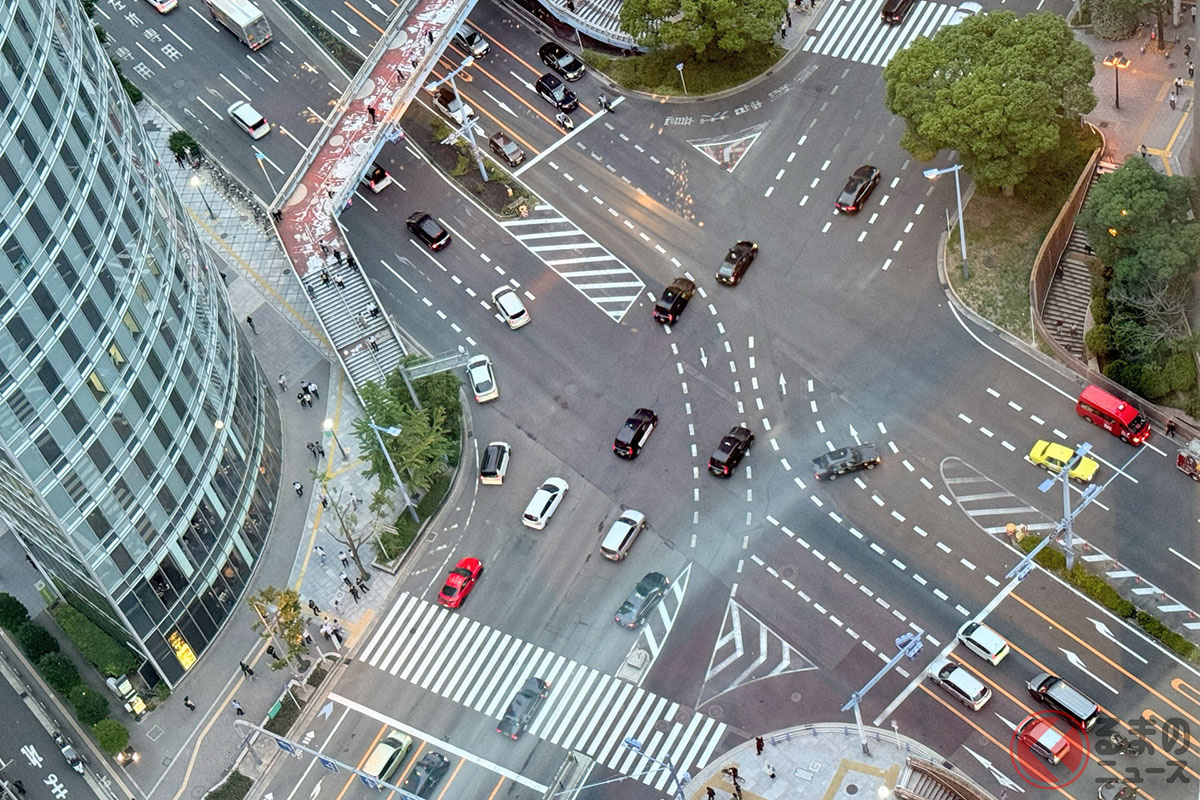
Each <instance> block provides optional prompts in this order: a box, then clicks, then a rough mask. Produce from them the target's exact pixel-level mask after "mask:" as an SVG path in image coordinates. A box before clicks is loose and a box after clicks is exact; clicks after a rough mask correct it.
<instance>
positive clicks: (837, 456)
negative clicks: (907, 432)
mask: <svg viewBox="0 0 1200 800" xmlns="http://www.w3.org/2000/svg"><path fill="white" fill-rule="evenodd" d="M881 461H883V459H882V458H881V457H880V456H879V448H878V447H876V446H875V445H873V444H860V445H858V446H857V447H843V448H842V449H841V450H832V451H830V452H828V453H826V454H825V455H823V456H818V457H817V458H814V459H813V460H812V468H813V477H815V478H816V479H817V480H831V481H835V480H837V476H838V475H845V474H846V473H847V472H857V471H858V470H860V469H875V467H876V466H878V465H879V463H880V462H881Z"/></svg>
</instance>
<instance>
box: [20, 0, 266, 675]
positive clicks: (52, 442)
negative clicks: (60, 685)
mask: <svg viewBox="0 0 1200 800" xmlns="http://www.w3.org/2000/svg"><path fill="white" fill-rule="evenodd" d="M0 10H2V13H0V115H2V118H0V522H2V523H3V524H4V525H5V526H7V527H8V528H9V529H10V531H11V532H12V533H15V534H16V535H17V536H18V537H19V539H20V540H21V542H22V543H23V544H24V546H25V547H26V549H27V550H28V552H29V553H30V554H31V555H32V557H33V559H34V561H35V562H36V564H37V566H38V568H39V569H40V570H41V572H42V574H43V576H44V577H45V578H46V579H47V580H48V581H49V582H50V583H52V584H53V586H54V589H55V591H56V592H57V593H58V594H59V595H60V596H61V597H63V598H65V599H66V600H67V601H68V602H70V603H71V604H72V605H74V606H76V607H77V608H78V609H79V610H80V611H83V612H84V613H85V614H87V616H88V617H90V618H91V619H92V620H93V621H94V622H96V623H97V624H100V625H101V626H102V627H104V628H105V629H106V630H107V631H109V632H110V633H111V634H113V635H114V636H115V637H117V638H119V639H121V640H122V641H124V642H126V643H127V644H129V645H130V647H132V648H133V649H134V650H136V651H137V652H139V653H140V654H141V655H142V656H144V657H145V659H146V664H147V668H148V669H144V670H143V672H145V673H146V674H147V675H149V670H150V669H152V670H153V671H154V672H157V674H158V676H160V677H162V678H164V679H165V680H166V681H167V682H168V683H170V684H172V685H173V684H175V683H177V682H178V680H179V679H180V678H181V677H182V676H183V675H184V674H185V673H186V671H187V669H188V668H190V666H191V665H192V663H194V662H195V660H196V658H197V657H199V656H200V654H202V653H203V652H204V650H205V648H206V647H207V646H208V645H209V644H210V643H211V642H212V640H213V639H214V637H215V636H216V634H217V631H218V630H219V629H220V627H221V626H222V624H223V623H224V622H225V621H226V620H227V619H228V617H229V615H230V612H231V611H232V610H233V609H234V607H235V606H236V604H237V603H238V601H239V599H240V598H241V597H242V595H243V593H244V591H245V589H246V586H247V582H248V580H249V578H250V575H251V573H252V571H253V570H254V568H255V566H256V565H257V563H258V561H259V559H260V557H261V555H262V552H263V547H264V544H265V542H266V537H267V533H268V529H269V528H270V524H271V520H272V517H273V514H274V509H275V504H276V502H277V496H278V489H279V473H280V452H279V444H280V430H279V417H278V408H277V406H276V404H275V401H274V393H273V391H272V387H271V386H270V385H268V383H267V381H266V380H265V379H264V376H263V375H262V372H261V370H260V369H259V367H258V365H257V362H256V361H255V360H254V358H253V356H252V355H251V353H250V348H249V347H248V346H247V343H246V341H245V339H244V338H243V336H242V334H241V333H240V331H239V328H238V326H237V325H236V324H235V323H236V320H235V319H234V318H233V314H232V310H231V308H230V306H229V303H228V297H227V295H226V294H225V288H224V286H223V284H222V282H221V280H220V276H219V273H218V270H217V265H216V264H215V263H212V262H211V259H212V256H211V255H210V254H209V253H208V251H207V250H205V249H204V248H203V247H202V246H201V243H200V241H199V239H198V237H197V234H196V231H195V229H194V228H193V226H192V223H191V220H190V219H189V217H188V215H187V214H186V213H185V212H184V209H183V207H182V205H181V204H180V201H179V199H178V197H177V196H176V195H175V194H174V192H173V191H172V189H171V186H170V184H169V183H168V181H167V180H166V178H165V176H164V175H163V174H162V172H161V169H160V167H159V165H158V160H157V156H156V154H155V153H154V152H153V151H152V150H151V149H150V145H149V140H148V139H147V137H146V135H145V132H144V130H143V128H142V126H141V124H140V123H139V122H138V120H137V119H136V117H135V115H134V109H133V106H132V104H131V103H130V101H129V98H128V96H127V95H126V93H125V91H124V89H122V87H121V83H120V80H119V79H118V77H117V75H116V73H115V72H114V70H113V68H112V66H111V65H110V64H109V60H108V57H107V56H106V55H105V53H104V52H103V50H102V49H101V47H100V44H99V42H98V41H97V39H96V35H95V33H94V32H93V31H92V27H91V23H90V22H89V20H88V19H87V18H86V17H85V16H84V15H83V12H82V10H81V6H80V4H79V3H78V0H0Z"/></svg>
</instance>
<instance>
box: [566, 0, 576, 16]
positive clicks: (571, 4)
mask: <svg viewBox="0 0 1200 800" xmlns="http://www.w3.org/2000/svg"><path fill="white" fill-rule="evenodd" d="M567 11H570V12H571V13H572V14H574V13H575V0H567Z"/></svg>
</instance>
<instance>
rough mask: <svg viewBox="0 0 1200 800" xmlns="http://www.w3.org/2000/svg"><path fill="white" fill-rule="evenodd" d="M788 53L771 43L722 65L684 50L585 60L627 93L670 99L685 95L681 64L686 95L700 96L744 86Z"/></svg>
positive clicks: (590, 53)
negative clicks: (649, 93)
mask: <svg viewBox="0 0 1200 800" xmlns="http://www.w3.org/2000/svg"><path fill="white" fill-rule="evenodd" d="M785 52H786V51H785V50H784V49H783V48H782V47H779V46H778V45H776V44H773V43H772V44H771V45H769V46H767V47H762V48H759V47H752V48H747V49H746V51H745V52H742V53H738V54H737V55H736V56H730V57H729V58H727V59H722V60H720V61H700V60H697V59H695V58H694V56H693V55H692V53H691V51H690V50H687V51H686V52H685V51H684V50H682V49H673V50H667V51H664V52H656V53H646V54H645V55H637V56H629V57H623V56H613V55H610V54H608V53H601V52H598V51H595V50H585V51H584V53H583V59H584V61H586V62H587V64H588V66H590V67H592V68H593V69H596V70H597V71H599V72H603V73H604V74H605V75H607V76H608V77H609V78H611V79H612V80H613V81H615V82H616V83H617V84H618V85H620V86H623V87H624V88H626V89H632V90H636V91H641V92H651V93H654V94H669V95H679V94H683V84H682V83H681V82H680V80H679V70H677V69H675V65H676V64H678V63H679V62H681V61H682V62H683V78H684V80H685V81H686V82H687V93H688V94H693V95H701V94H711V93H713V92H719V91H721V90H722V89H731V88H733V87H735V86H741V85H742V84H744V83H745V82H747V81H749V80H750V79H752V78H756V77H758V76H759V75H761V74H763V73H764V72H766V71H767V70H769V69H770V68H771V67H773V66H775V64H776V63H778V62H779V59H781V58H782V57H783V55H784V53H785Z"/></svg>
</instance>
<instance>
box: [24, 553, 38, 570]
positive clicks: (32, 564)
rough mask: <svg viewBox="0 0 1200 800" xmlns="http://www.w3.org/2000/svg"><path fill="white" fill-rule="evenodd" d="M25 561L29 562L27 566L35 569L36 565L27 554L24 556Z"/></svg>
mask: <svg viewBox="0 0 1200 800" xmlns="http://www.w3.org/2000/svg"><path fill="white" fill-rule="evenodd" d="M25 560H26V561H28V562H29V566H31V567H33V568H34V569H37V564H35V563H33V557H32V556H30V555H29V553H26V554H25Z"/></svg>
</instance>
